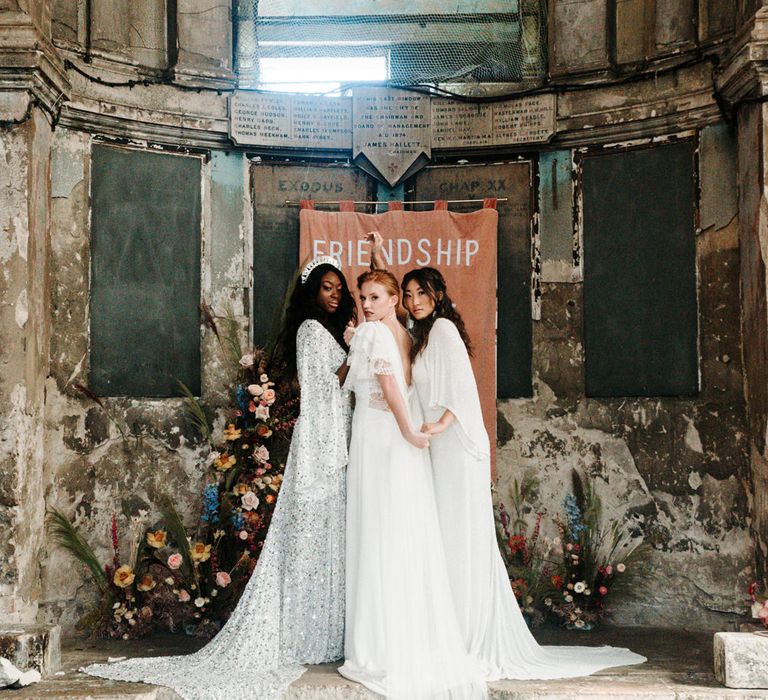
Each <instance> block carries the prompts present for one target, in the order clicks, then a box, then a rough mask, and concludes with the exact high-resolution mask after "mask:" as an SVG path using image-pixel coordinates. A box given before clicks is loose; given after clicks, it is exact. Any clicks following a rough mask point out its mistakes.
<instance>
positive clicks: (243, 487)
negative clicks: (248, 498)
mask: <svg viewBox="0 0 768 700" xmlns="http://www.w3.org/2000/svg"><path fill="white" fill-rule="evenodd" d="M250 490H251V487H250V486H248V484H237V485H236V486H235V488H234V489H232V492H233V493H234V494H235V496H245V494H246V493H248V492H249V491H250Z"/></svg>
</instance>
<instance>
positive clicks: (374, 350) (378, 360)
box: [344, 321, 399, 391]
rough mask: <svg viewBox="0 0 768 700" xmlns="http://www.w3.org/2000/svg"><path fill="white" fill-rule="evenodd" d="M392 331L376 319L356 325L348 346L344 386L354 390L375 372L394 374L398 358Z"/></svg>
mask: <svg viewBox="0 0 768 700" xmlns="http://www.w3.org/2000/svg"><path fill="white" fill-rule="evenodd" d="M395 352H397V347H396V346H395V341H394V338H393V337H392V333H391V332H390V331H389V330H388V329H387V328H385V327H384V326H383V325H382V324H381V323H379V322H378V321H369V322H366V323H362V324H360V325H359V326H358V327H357V330H356V331H355V335H354V337H353V338H352V344H351V346H350V348H349V357H348V358H347V364H348V365H349V373H348V374H347V379H346V381H345V382H344V388H345V389H350V390H352V391H354V388H355V386H357V385H358V384H360V382H363V381H370V380H371V379H373V378H374V375H376V374H394V367H395V364H394V363H395V362H396V361H397V360H399V357H396V356H395V355H394V353H395Z"/></svg>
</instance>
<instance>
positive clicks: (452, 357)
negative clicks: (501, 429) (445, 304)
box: [422, 318, 491, 459]
mask: <svg viewBox="0 0 768 700" xmlns="http://www.w3.org/2000/svg"><path fill="white" fill-rule="evenodd" d="M422 361H423V362H424V363H425V366H426V369H427V375H428V382H429V384H428V385H429V399H428V407H429V408H435V409H443V410H446V409H447V410H449V411H450V412H451V413H453V415H454V416H455V417H456V420H455V422H454V423H455V425H456V431H457V433H458V435H459V439H460V440H461V443H462V445H463V446H464V448H465V449H466V450H467V451H468V452H469V453H470V454H471V455H473V456H474V457H475V459H484V458H487V457H489V456H490V453H491V451H490V444H489V441H488V431H487V430H486V429H485V423H483V412H482V410H481V408H480V396H479V395H478V393H477V382H476V381H475V374H474V372H473V371H472V364H471V362H470V361H469V354H468V353H467V348H466V347H465V346H464V342H463V341H462V339H461V336H460V335H459V331H458V329H457V328H456V326H455V325H454V324H453V323H452V322H451V321H449V320H448V319H445V318H439V319H437V321H435V323H434V325H433V326H432V330H431V331H430V333H429V342H428V343H427V347H426V348H425V349H424V352H423V356H422Z"/></svg>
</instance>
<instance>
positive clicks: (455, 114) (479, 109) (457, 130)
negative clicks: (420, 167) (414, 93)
mask: <svg viewBox="0 0 768 700" xmlns="http://www.w3.org/2000/svg"><path fill="white" fill-rule="evenodd" d="M492 145H493V106H492V105H489V104H485V105H483V104H467V103H465V102H455V101H453V100H437V99H433V100H432V147H433V148H463V147H470V146H492Z"/></svg>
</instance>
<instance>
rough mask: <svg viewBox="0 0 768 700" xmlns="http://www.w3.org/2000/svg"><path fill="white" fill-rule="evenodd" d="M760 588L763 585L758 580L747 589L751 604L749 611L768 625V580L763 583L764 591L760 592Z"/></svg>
mask: <svg viewBox="0 0 768 700" xmlns="http://www.w3.org/2000/svg"><path fill="white" fill-rule="evenodd" d="M760 590H761V586H760V585H759V584H758V583H757V581H753V582H752V583H751V584H749V589H748V590H747V594H748V595H749V605H750V608H749V612H750V616H751V617H752V618H753V619H755V620H759V621H760V622H762V623H763V625H765V627H768V580H766V581H765V582H764V583H763V586H762V591H763V593H760Z"/></svg>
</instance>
